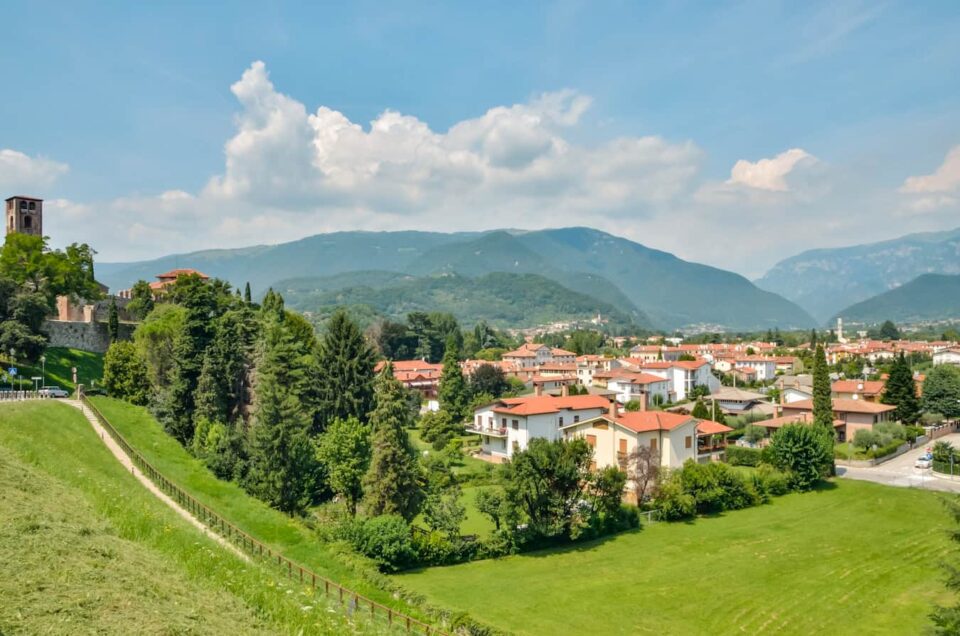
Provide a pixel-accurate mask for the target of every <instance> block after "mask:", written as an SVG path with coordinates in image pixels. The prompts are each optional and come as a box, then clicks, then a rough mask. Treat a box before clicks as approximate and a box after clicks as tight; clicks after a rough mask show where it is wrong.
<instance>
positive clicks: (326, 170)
mask: <svg viewBox="0 0 960 636" xmlns="http://www.w3.org/2000/svg"><path fill="white" fill-rule="evenodd" d="M194 4H197V5H199V6H194ZM0 17H2V21H3V23H4V24H5V25H7V27H8V28H7V29H5V32H6V33H8V34H13V35H12V37H6V38H5V41H4V44H3V45H2V48H0V72H2V77H3V78H4V80H5V85H6V88H7V90H6V91H4V92H5V93H6V95H5V98H4V99H2V100H0V150H4V149H6V150H9V151H13V152H15V153H18V154H17V155H16V156H14V155H9V156H8V158H9V159H10V160H9V161H8V162H7V163H6V164H5V163H3V162H0V187H2V188H3V189H4V190H5V191H9V190H10V189H23V188H27V189H28V190H29V193H32V194H35V195H38V196H43V197H44V198H46V199H48V200H52V201H54V202H55V203H53V204H52V205H51V207H50V212H49V214H48V220H47V222H46V225H47V229H48V231H49V232H50V233H51V236H52V237H53V239H54V241H55V242H60V243H63V242H67V241H69V240H88V241H91V242H92V243H94V245H95V247H97V248H98V249H99V250H100V252H101V255H102V256H103V257H104V258H105V259H107V260H113V259H134V258H141V257H151V256H157V255H160V254H163V253H167V252H170V251H181V250H183V249H194V248H201V247H220V246H235V245H244V244H249V243H255V242H274V241H280V240H289V239H291V238H296V237H298V236H302V235H304V234H307V233H311V232H314V231H327V230H335V229H399V228H403V227H411V228H417V229H439V230H454V229H482V228H483V227H494V226H497V225H510V226H515V227H530V228H534V227H544V226H551V225H573V224H580V225H594V226H597V227H600V228H601V229H605V230H608V231H611V232H614V233H617V234H620V235H624V236H628V237H630V238H633V239H635V240H639V241H640V242H643V243H645V244H648V245H651V246H653V247H659V248H662V249H667V250H670V251H674V252H676V253H677V254H678V255H680V256H682V257H686V258H690V259H692V260H699V261H704V262H709V263H711V264H716V265H720V266H725V267H727V268H730V269H735V270H737V271H741V272H743V273H746V274H749V275H756V274H759V273H762V271H763V270H764V269H765V268H766V267H767V266H769V265H770V264H772V263H773V262H775V261H776V260H779V258H782V257H786V256H790V255H792V254H793V253H796V252H798V251H800V250H802V249H806V248H810V247H819V246H824V245H842V244H850V243H860V242H864V241H866V240H875V239H882V238H889V237H892V236H896V235H898V234H901V233H905V232H907V231H913V230H916V229H923V230H935V229H945V228H947V227H951V226H955V225H958V223H957V220H956V219H958V218H960V216H958V215H957V212H960V208H958V207H957V198H958V196H960V195H958V190H960V176H957V177H956V178H954V174H953V171H954V170H955V167H954V165H953V163H951V162H950V155H949V153H950V152H951V150H952V149H953V148H955V147H957V146H960V82H958V81H957V78H958V77H960V37H958V36H957V34H958V33H960V4H958V3H956V2H883V3H873V2H828V3H807V2H804V3H799V2H783V3H776V2H740V3H724V4H721V3H708V2H672V3H662V4H656V3H635V2H622V3H619V2H611V3H595V2H594V3H590V2H560V3H544V4H539V3H532V2H530V3H404V4H403V5H401V4H400V3H389V4H388V3H367V2H353V3H342V4H339V5H336V4H326V5H322V4H319V3H304V4H292V3H278V4H273V3H186V2H183V3H165V4H164V5H163V6H151V7H146V6H144V5H141V4H140V3H123V2H116V3H97V4H94V3H44V2H24V3H16V2H14V3H10V2H8V3H5V4H4V6H3V8H0ZM258 61H261V62H262V69H261V68H260V67H257V68H254V67H255V62H258ZM251 69H253V73H252V75H249V76H244V73H245V72H247V71H250V70H251ZM241 77H247V80H248V81H249V83H250V90H251V91H253V94H249V95H248V97H249V100H248V101H247V102H246V103H244V102H243V100H242V99H241V98H240V97H238V94H237V90H240V91H241V92H243V89H235V90H231V87H232V86H234V87H235V86H236V85H237V84H238V83H240V81H241ZM261 80H263V81H261ZM264 81H267V82H268V83H269V88H268V87H267V85H266V84H264ZM564 90H566V91H569V92H568V93H563V94H562V98H560V97H558V98H557V99H560V100H561V101H563V100H566V101H563V103H562V104H561V105H559V106H556V105H554V106H550V107H544V106H542V103H543V100H542V96H543V95H544V94H547V95H558V94H559V92H560V91H564ZM244 94H247V93H244ZM277 95H279V96H283V97H284V98H285V100H286V101H284V100H281V101H282V102H283V103H282V104H279V105H278V104H274V105H273V107H272V108H274V109H275V113H283V112H286V113H287V115H284V116H285V117H289V119H288V120H286V121H289V122H290V123H289V129H285V130H286V132H284V133H281V134H279V136H278V137H277V138H275V139H267V137H268V136H269V134H270V125H269V124H268V123H265V122H268V121H270V120H271V115H270V113H267V112H260V113H259V114H257V113H253V111H254V110H256V108H258V106H257V105H258V104H263V103H265V100H266V101H270V100H272V99H273V98H274V97H275V96H277ZM538 100H539V101H538ZM578 100H583V102H582V103H581V102H580V101H578ZM548 101H549V100H548ZM551 103H553V102H551ZM558 103H559V102H558ZM587 103H588V104H589V105H588V106H586V105H584V104H587ZM538 104H539V105H538ZM297 105H299V106H297ZM516 105H521V106H523V105H526V106H525V107H521V108H519V109H514V111H516V112H511V113H508V114H507V115H504V118H500V119H498V121H499V122H500V123H498V124H497V125H495V126H494V125H487V124H485V123H483V121H486V119H489V118H490V117H491V116H490V111H491V109H497V108H498V107H505V108H507V109H509V108H511V107H514V106H516ZM287 107H289V108H288V109H287V110H286V111H285V110H284V109H285V108H287ZM320 107H325V108H326V109H328V110H329V111H333V112H336V113H338V114H340V115H342V117H343V118H344V121H347V120H348V122H350V123H355V124H358V125H359V126H361V127H362V128H363V130H364V131H369V130H370V128H371V122H372V121H374V120H378V118H380V117H381V116H382V114H383V113H385V112H395V113H399V114H402V115H404V116H409V117H411V118H415V121H416V123H417V125H422V126H423V127H425V129H426V130H428V131H429V134H428V133H424V132H423V131H422V130H419V129H418V130H416V131H413V132H409V133H408V134H407V136H406V137H405V138H404V139H403V140H401V141H397V140H396V139H393V138H391V139H390V140H387V141H384V140H382V139H381V140H375V139H364V140H359V141H356V142H355V143H354V142H347V141H344V140H343V139H342V138H340V137H338V141H336V142H335V143H334V142H330V144H332V145H328V146H326V148H327V150H323V151H317V152H321V154H323V156H324V157H325V159H324V160H323V162H325V163H324V166H323V167H322V168H317V167H316V166H317V164H318V161H319V160H318V159H317V158H316V157H314V156H313V155H312V154H311V153H312V152H314V151H313V150H311V148H314V149H315V148H318V147H320V146H322V145H323V142H319V143H318V141H317V140H318V139H320V140H322V139H328V137H327V135H326V133H325V132H323V131H325V130H327V129H326V128H324V125H319V124H316V125H315V123H309V124H308V123H307V121H308V118H309V117H310V115H311V114H315V113H316V112H317V109H318V108H320ZM298 109H300V110H302V111H303V113H297V112H294V111H297V110H298ZM551 109H553V110H551ZM557 109H559V110H557ZM547 111H550V112H551V113H552V114H548V115H543V113H544V112H547ZM498 112H499V111H498ZM498 117H499V116H498ZM485 118H486V119H485ZM310 121H311V122H313V120H312V119H311V120H310ZM337 121H339V119H338V120H337ZM463 122H480V123H481V124H482V125H480V124H478V127H479V128H482V129H483V132H476V133H474V132H471V133H470V134H469V135H467V137H468V138H465V140H452V139H451V138H450V136H446V137H444V138H443V139H434V138H433V136H432V135H433V134H436V135H441V136H444V135H446V134H447V133H448V131H449V130H450V129H451V128H452V127H455V126H457V125H458V124H461V123H463ZM407 123H409V122H407ZM488 123H489V122H488ZM336 126H339V124H336V125H335V126H334V128H333V129H331V130H339V128H337V127H336ZM281 128H282V126H281ZM244 130H247V132H248V133H250V134H249V135H248V136H247V137H246V138H245V139H246V140H245V141H243V140H241V141H238V142H237V144H236V145H235V147H234V150H233V152H231V150H230V148H229V147H226V144H228V142H230V141H231V140H234V141H237V139H238V137H241V136H243V134H242V133H243V131H244ZM257 130H259V131H260V132H259V133H256V131H257ZM418 135H419V136H418ZM423 135H427V137H430V139H432V141H431V142H430V143H431V144H432V143H434V142H435V145H436V148H433V149H431V150H430V151H429V152H428V153H427V155H424V154H423V152H424V151H423V150H422V149H423V147H424V143H425V142H424V141H423V139H425V137H423ZM418 140H419V141H418ZM616 140H627V141H625V142H624V143H627V144H628V145H629V148H624V147H623V144H619V145H618V144H614V143H613V142H615V141H616ZM651 140H659V141H660V142H662V144H661V145H659V146H657V145H656V144H654V143H653V141H651ZM632 142H637V143H635V144H634V143H632ZM647 142H649V143H647ZM250 144H253V146H256V147H255V148H251V147H250ZM491 144H500V146H497V147H498V148H500V150H499V151H496V150H490V148H491V147H492V146H491ZM503 144H506V147H503ZM611 144H613V145H611ZM651 144H653V145H654V146H656V148H655V150H654V151H652V152H653V154H652V155H651V154H650V152H651V150H650V146H651ZM504 148H505V149H504ZM331 149H333V150H331ZM792 149H796V150H797V151H798V152H802V153H803V154H802V155H801V154H797V153H794V154H793V155H790V156H789V157H786V156H785V157H783V158H782V159H781V160H780V163H776V161H775V160H777V158H778V157H781V156H782V155H783V153H787V152H788V151H790V150H792ZM288 150H289V152H288ZM328 151H329V152H328ZM467 151H470V152H475V156H472V157H471V158H470V170H471V171H474V172H470V174H465V173H462V172H460V170H461V168H463V169H464V170H466V168H464V165H465V164H463V163H462V162H461V161H460V160H459V159H458V157H460V155H459V154H457V153H462V152H467ZM494 152H501V155H498V156H500V159H496V158H495V155H494V154H491V153H494ZM503 153H506V154H503ZM518 153H519V154H518ZM21 155H23V156H25V157H26V158H25V159H24V158H23V157H21ZM440 155H442V157H441V156H440ZM508 155H509V157H508ZM292 156H296V157H299V158H300V159H299V163H298V162H297V160H291V163H290V164H289V165H286V164H285V162H286V161H287V160H288V159H289V157H292ZM425 156H428V157H429V160H428V159H425V158H424V157H425ZM574 156H576V157H579V158H574ZM381 157H389V158H388V159H383V160H382V161H381ZM558 157H562V160H561V159H558ZM764 159H769V160H772V161H775V163H772V164H762V163H760V162H762V161H763V160H764ZM497 161H502V163H501V164H498V165H499V168H498V169H497V170H493V169H492V168H491V169H488V168H490V165H493V164H496V163H497ZM738 161H745V162H748V163H749V164H756V165H754V166H750V165H744V166H743V170H742V171H741V172H740V175H741V176H740V177H735V176H734V174H733V168H734V166H735V165H736V164H737V162H738ZM12 162H20V163H19V164H17V165H12ZM518 162H519V163H518ZM537 162H540V163H539V164H538V163H537ZM373 164H376V165H377V168H375V169H372V168H370V166H371V165H373ZM608 164H609V165H608ZM598 165H599V166H603V167H602V169H597V170H596V172H597V173H598V174H596V175H592V176H583V177H581V176H580V175H583V174H585V173H588V172H593V171H594V167H595V166H598ZM310 166H313V168H311V167H310ZM384 166H387V167H384ZM388 168H389V169H388ZM956 169H960V168H956ZM311 170H313V171H314V172H311ZM370 170H374V171H375V172H377V174H376V175H375V176H371V174H370ZM770 170H773V173H772V174H770V173H769V171H770ZM938 170H942V172H941V173H939V177H938V178H935V179H933V181H927V182H923V185H922V187H919V188H906V187H905V183H906V180H907V179H908V178H910V177H917V176H919V177H922V176H924V175H927V176H932V177H935V176H937V175H938V172H937V171H938ZM4 171H5V172H4ZM271 171H276V174H274V175H272V176H271ZM316 171H319V172H318V173H316V174H315V172H316ZM521 171H523V174H522V175H521V174H520V173H521ZM758 171H759V172H758ZM765 171H766V172H765ZM481 172H482V174H481ZM345 173H349V178H347V177H343V175H344V174H345ZM428 173H429V174H428ZM454 173H455V174H454ZM534 173H536V175H534ZM293 174H297V175H299V177H298V180H297V181H296V182H294V187H292V188H291V187H290V183H291V182H286V181H284V180H285V179H288V178H291V177H290V175H293ZM358 175H362V178H361V176H358ZM385 175H388V176H385ZM425 175H426V176H425ZM581 178H582V179H583V182H582V183H581V182H579V181H578V180H579V179H581ZM338 179H341V180H340V181H337V180H338ZM757 179H759V181H758V180H757ZM305 181H308V182H310V186H309V187H302V188H301V185H302V184H303V182H305ZM571 181H572V182H573V187H569V184H570V183H571ZM214 182H216V183H214ZM438 182H442V183H441V184H440V185H438ZM411 184H413V185H411ZM638 184H640V185H638ZM271 187H277V188H278V191H276V192H271ZM292 190H296V192H292ZM561 190H562V192H561ZM165 193H166V195H165ZM8 194H13V192H12V191H11V192H8ZM454 208H455V209H454ZM56 213H59V216H58V217H57V218H54V217H53V215H54V214H56ZM160 215H166V216H167V217H168V218H169V219H180V220H181V221H182V220H183V219H191V220H190V221H189V222H187V223H182V222H181V223H170V222H166V223H164V222H160V221H157V222H156V223H153V222H152V221H151V218H153V217H157V216H160ZM878 215H879V216H880V218H881V220H882V222H881V223H876V220H877V217H878ZM804 219H805V220H806V225H807V226H809V225H815V226H816V227H815V228H813V229H811V228H810V227H804V224H803V223H802V222H801V221H802V220H804ZM491 223H492V224H493V225H489V224H491ZM178 226H179V229H178ZM683 229H685V230H687V231H686V232H684V231H683ZM758 233H762V234H763V237H762V238H763V240H762V241H757V240H756V235H757V234H758ZM726 234H729V236H718V235H726ZM745 234H749V235H751V236H753V240H754V242H756V243H759V245H757V246H755V247H754V248H753V249H751V250H750V251H749V252H748V253H744V251H745V250H743V249H737V250H730V249H721V247H720V246H722V245H725V246H729V244H730V243H729V240H727V239H732V238H734V237H742V236H744V235H745Z"/></svg>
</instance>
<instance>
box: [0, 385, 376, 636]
mask: <svg viewBox="0 0 960 636" xmlns="http://www.w3.org/2000/svg"><path fill="white" fill-rule="evenodd" d="M0 599H2V602H0V633H3V634H6V633H10V634H13V633H26V634H40V633H43V634H78V633H101V634H134V633H136V634H186V633H191V634H194V633H196V634H248V633H249V634H258V633H298V632H299V633H313V634H343V633H367V632H368V631H369V630H375V629H377V627H376V626H369V625H364V624H362V623H361V624H359V625H353V624H351V623H350V622H348V620H347V619H346V617H344V616H343V615H342V614H341V613H339V612H336V613H334V611H333V610H332V608H330V607H329V606H328V605H327V604H326V603H325V602H323V601H322V600H320V601H318V599H317V598H316V597H314V596H313V595H312V594H311V593H310V592H309V589H308V588H303V587H301V586H299V585H297V586H294V585H291V584H288V583H286V582H284V581H283V580H282V579H281V578H279V577H277V576H275V575H274V574H273V573H271V572H270V571H268V570H266V569H265V568H264V567H263V566H260V565H255V564H249V563H245V562H243V561H241V560H240V559H239V558H238V557H236V556H234V555H232V554H230V553H228V552H227V551H226V550H224V549H223V548H221V547H220V546H218V545H217V544H215V543H214V542H213V541H211V540H209V539H207V538H205V537H204V536H203V535H201V534H200V533H199V532H197V530H196V529H195V528H193V527H192V526H190V525H189V524H188V523H187V522H186V521H184V520H183V519H181V518H180V517H179V516H177V515H176V514H175V513H174V512H173V511H172V510H170V509H169V508H168V507H167V506H165V505H164V504H163V503H161V502H160V501H159V500H158V499H156V498H155V497H154V496H153V495H152V494H150V493H148V492H147V490H146V489H145V488H144V487H143V486H142V485H141V484H140V483H138V482H137V481H136V480H135V479H134V477H133V476H131V475H130V474H129V473H128V472H127V471H126V470H125V469H124V468H123V467H122V466H121V465H120V463H119V462H117V460H116V459H115V458H114V457H113V456H112V455H111V454H110V453H109V451H108V450H107V449H106V447H105V446H104V445H103V444H102V442H101V441H100V440H99V439H98V438H97V437H96V435H95V433H94V432H93V429H92V428H91V427H90V425H89V423H87V421H86V420H85V419H84V418H83V417H82V415H81V414H80V413H79V412H78V411H76V410H74V409H72V408H71V407H69V406H67V405H65V404H60V403H56V402H53V401H44V402H32V403H31V402H26V403H7V404H2V405H0Z"/></svg>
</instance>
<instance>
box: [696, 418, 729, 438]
mask: <svg viewBox="0 0 960 636" xmlns="http://www.w3.org/2000/svg"><path fill="white" fill-rule="evenodd" d="M732 430H733V429H732V428H730V427H729V426H727V425H725V424H721V423H720V422H714V421H713V420H700V421H699V422H697V433H698V434H700V435H720V434H723V433H729V432H730V431H732Z"/></svg>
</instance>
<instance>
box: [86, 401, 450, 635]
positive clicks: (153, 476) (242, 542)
mask: <svg viewBox="0 0 960 636" xmlns="http://www.w3.org/2000/svg"><path fill="white" fill-rule="evenodd" d="M80 400H81V402H82V403H83V405H84V406H85V407H86V408H88V409H90V412H91V413H93V415H94V417H96V418H97V421H98V422H100V425H101V426H103V428H104V430H106V431H107V433H109V435H110V437H112V438H113V440H114V441H115V442H116V443H117V444H118V445H119V446H120V448H122V449H123V450H124V452H125V453H126V454H127V455H128V456H129V457H130V460H131V461H132V462H133V463H134V464H135V465H136V466H137V467H138V468H139V469H140V471H141V472H142V473H143V474H144V475H146V476H147V477H148V478H149V479H150V481H152V482H153V483H154V484H156V485H157V487H159V488H160V490H162V491H163V492H165V493H166V494H167V495H168V496H170V498H172V499H173V500H174V501H176V502H177V503H178V504H180V506H181V507H183V508H184V509H185V510H188V511H189V512H190V514H192V515H193V516H194V517H196V518H197V519H198V520H200V522H201V523H203V524H204V525H205V526H207V527H208V528H210V530H212V531H214V532H216V533H217V534H219V535H221V536H223V537H224V538H226V539H228V540H229V541H231V542H232V543H233V544H235V545H236V546H237V547H239V548H240V549H242V550H243V551H244V552H246V553H247V554H249V555H251V556H253V557H255V558H258V559H262V560H265V561H267V562H270V563H275V564H276V566H277V567H278V568H279V569H280V570H281V572H282V573H283V574H285V575H286V576H287V577H289V578H290V579H293V580H294V581H299V582H300V583H303V584H309V585H310V587H311V588H312V589H313V590H314V591H315V592H317V591H321V590H322V591H323V593H324V595H325V596H331V595H333V596H335V597H336V598H337V600H338V601H339V602H340V604H341V605H346V607H347V608H348V609H349V610H350V612H351V614H355V615H359V614H360V612H364V613H366V611H367V610H368V609H369V612H370V616H371V617H372V618H374V619H382V620H386V622H387V624H388V625H390V626H391V627H397V628H405V629H406V631H407V632H411V631H417V632H419V633H423V634H428V635H433V634H437V635H442V636H445V632H443V631H442V630H441V629H440V628H438V627H435V626H433V625H429V624H427V623H424V622H423V621H420V620H417V619H416V618H413V617H412V616H408V615H407V614H404V613H403V612H398V611H397V610H395V609H392V608H390V607H387V606H386V605H382V604H380V603H378V602H376V601H374V600H372V599H370V598H367V597H366V596H363V595H362V594H358V593H357V592H354V591H352V590H350V589H347V588H345V587H343V586H342V585H340V584H339V583H336V582H334V581H331V580H330V579H328V578H326V577H324V576H321V575H319V574H317V573H315V572H313V571H312V570H310V569H309V568H306V567H304V566H302V565H300V564H298V563H295V562H294V561H291V560H290V559H288V558H287V557H285V556H283V555H282V554H280V553H279V552H277V551H276V550H273V549H272V548H270V547H269V546H267V545H265V544H263V543H261V542H260V541H258V540H257V539H255V538H254V537H252V536H251V535H249V534H247V533H246V532H244V531H243V530H241V529H240V528H238V527H237V526H235V525H233V524H232V523H230V522H229V521H227V520H226V519H224V518H223V517H221V516H220V515H219V514H217V513H216V512H214V511H213V510H211V509H210V508H209V507H208V506H206V505H204V504H202V503H200V502H199V501H197V499H196V498H194V497H193V496H192V495H190V494H189V493H187V492H186V491H185V490H184V489H182V488H180V487H179V486H177V485H176V484H175V483H173V482H172V481H170V480H169V479H167V477H166V476H164V475H163V473H161V472H160V471H159V470H157V469H156V468H154V467H153V466H152V465H151V464H150V462H148V461H147V460H146V458H145V457H144V456H143V455H141V454H140V453H139V451H137V450H136V449H135V448H133V447H132V446H131V445H130V444H129V443H128V442H127V440H126V439H124V438H123V436H122V435H121V434H120V432H119V431H117V429H115V428H114V427H113V425H112V424H110V422H109V421H108V420H107V418H106V417H104V415H103V414H102V413H101V412H100V411H99V409H97V407H96V406H94V405H93V403H91V402H90V401H89V400H88V399H87V396H86V395H83V394H82V393H81V394H80Z"/></svg>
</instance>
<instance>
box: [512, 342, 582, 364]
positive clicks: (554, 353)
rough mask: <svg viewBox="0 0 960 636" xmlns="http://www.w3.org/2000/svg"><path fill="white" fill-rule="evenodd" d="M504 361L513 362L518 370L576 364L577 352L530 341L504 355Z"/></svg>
mask: <svg viewBox="0 0 960 636" xmlns="http://www.w3.org/2000/svg"><path fill="white" fill-rule="evenodd" d="M502 358H503V360H504V362H509V363H512V364H513V365H514V366H516V368H517V369H518V370H523V369H528V368H530V367H541V366H543V365H545V364H565V365H576V363H577V354H575V353H573V352H572V351H566V350H564V349H558V348H556V347H548V346H547V345H544V344H536V343H532V342H528V343H526V344H524V345H522V346H520V347H519V348H518V349H515V350H513V351H508V352H507V353H505V354H503V356H502Z"/></svg>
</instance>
